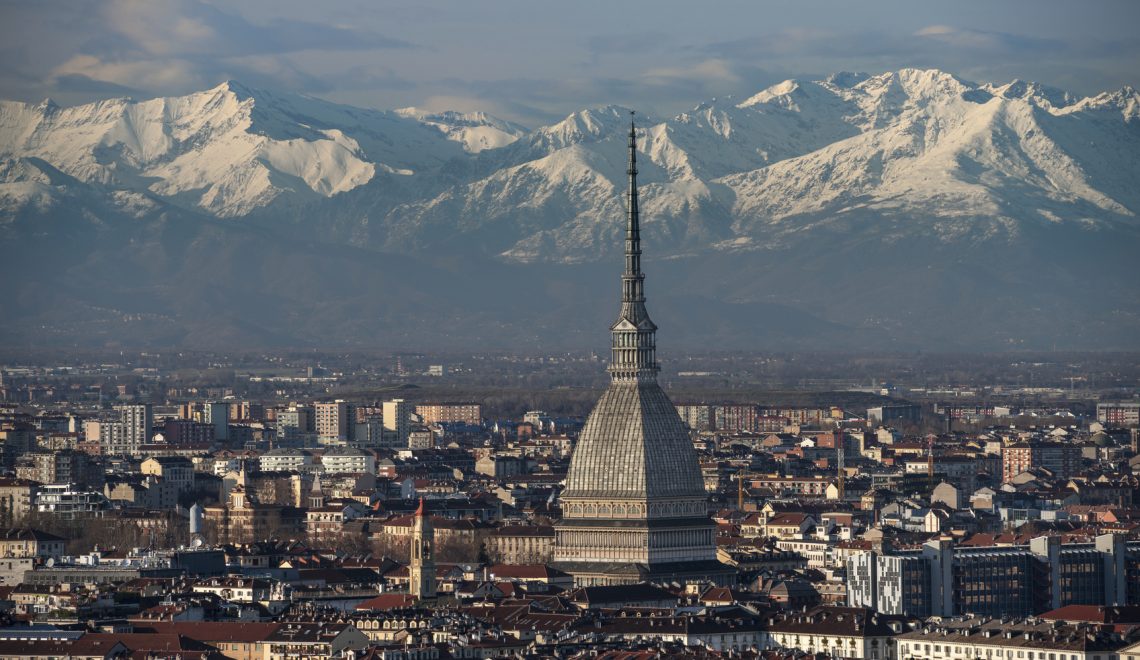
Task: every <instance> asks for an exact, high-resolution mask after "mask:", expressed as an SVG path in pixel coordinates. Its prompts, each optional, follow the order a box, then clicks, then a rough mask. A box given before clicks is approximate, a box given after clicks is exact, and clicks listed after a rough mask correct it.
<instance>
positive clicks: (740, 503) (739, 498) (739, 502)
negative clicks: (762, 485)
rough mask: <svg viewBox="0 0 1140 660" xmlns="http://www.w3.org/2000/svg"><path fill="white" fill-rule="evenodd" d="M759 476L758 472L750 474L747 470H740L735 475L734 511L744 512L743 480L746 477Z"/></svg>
mask: <svg viewBox="0 0 1140 660" xmlns="http://www.w3.org/2000/svg"><path fill="white" fill-rule="evenodd" d="M757 476H761V475H760V473H759V472H750V471H749V470H741V471H740V472H737V473H736V510H737V511H743V510H744V480H745V479H746V478H748V477H757Z"/></svg>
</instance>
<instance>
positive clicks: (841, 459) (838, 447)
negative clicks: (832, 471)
mask: <svg viewBox="0 0 1140 660" xmlns="http://www.w3.org/2000/svg"><path fill="white" fill-rule="evenodd" d="M846 444H847V443H846V442H844V438H843V429H842V428H841V427H840V426H839V424H838V423H836V425H835V464H836V465H837V466H838V467H839V481H838V482H837V485H836V488H837V489H838V490H839V501H840V502H842V501H843V498H844V496H845V495H846V493H847V483H846V482H847V467H846V465H845V464H844V463H845V459H846V449H847V448H846V447H845V445H846Z"/></svg>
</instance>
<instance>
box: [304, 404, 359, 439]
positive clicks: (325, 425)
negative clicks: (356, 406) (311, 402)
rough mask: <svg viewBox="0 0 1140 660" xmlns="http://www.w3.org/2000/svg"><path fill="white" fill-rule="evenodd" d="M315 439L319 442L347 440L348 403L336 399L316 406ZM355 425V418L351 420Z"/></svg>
mask: <svg viewBox="0 0 1140 660" xmlns="http://www.w3.org/2000/svg"><path fill="white" fill-rule="evenodd" d="M314 407H315V408H316V427H317V441H318V442H320V443H321V444H330V445H332V444H343V443H345V442H347V441H348V427H349V421H350V420H349V418H348V415H349V405H348V404H347V403H346V402H344V401H342V400H340V399H337V400H336V401H332V402H327V403H318V404H316V406H314ZM352 423H353V425H354V426H355V420H352Z"/></svg>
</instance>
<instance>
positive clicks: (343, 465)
mask: <svg viewBox="0 0 1140 660" xmlns="http://www.w3.org/2000/svg"><path fill="white" fill-rule="evenodd" d="M321 463H322V464H323V465H324V467H325V472H327V473H329V474H376V456H374V455H373V454H372V453H370V452H367V451H364V450H363V449H356V448H354V447H332V448H330V449H329V450H328V451H326V452H325V454H324V456H322V457H321Z"/></svg>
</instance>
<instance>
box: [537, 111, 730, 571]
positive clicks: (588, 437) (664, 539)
mask: <svg viewBox="0 0 1140 660" xmlns="http://www.w3.org/2000/svg"><path fill="white" fill-rule="evenodd" d="M628 173H629V193H628V211H627V215H626V232H625V270H624V272H623V273H622V276H621V287H622V295H621V311H620V313H619V315H618V318H617V320H616V321H615V322H614V323H613V325H612V326H610V332H611V334H612V347H611V349H612V360H611V362H610V366H609V373H610V385H609V387H608V388H607V389H606V392H605V393H604V394H603V395H602V397H601V399H600V400H599V401H598V403H597V405H596V406H595V407H594V410H593V412H591V413H590V416H589V418H588V419H587V420H586V425H585V427H584V428H583V429H582V433H581V436H580V437H579V439H578V444H577V446H576V447H575V449H574V454H573V456H572V457H571V461H570V471H569V473H568V474H567V477H566V488H565V490H564V491H563V492H562V495H561V503H562V514H563V518H562V520H561V521H560V522H559V523H558V524H557V525H556V526H555V543H554V564H553V565H554V567H555V568H557V569H558V570H561V571H564V572H566V573H569V574H570V575H572V576H574V581H575V583H576V584H578V585H585V586H590V585H612V584H631V583H637V582H644V581H651V582H673V581H677V582H685V581H690V580H701V581H704V580H712V581H714V582H720V583H727V582H729V581H731V579H732V576H733V569H732V568H731V567H729V566H726V565H724V564H721V563H720V562H718V561H717V559H716V539H715V536H716V525H715V523H713V521H712V520H711V519H710V518H709V516H708V504H707V494H706V493H705V488H704V481H703V479H702V477H701V470H700V463H699V461H698V459H697V453H696V450H695V449H694V448H693V443H692V441H691V440H690V438H689V432H688V429H686V427H685V425H684V423H683V422H682V421H681V418H680V416H679V415H678V414H677V409H676V407H675V406H674V405H673V403H672V402H671V401H670V400H669V397H668V396H666V395H665V392H664V391H662V389H661V386H660V385H658V383H657V371H658V366H657V359H656V332H657V326H656V325H654V323H653V321H652V320H650V318H649V313H648V312H647V311H646V308H645V293H644V283H645V276H644V275H643V274H642V272H641V236H640V219H639V213H638V198H637V142H636V135H635V131H634V127H633V126H632V125H631V126H630V132H629V170H628Z"/></svg>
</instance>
